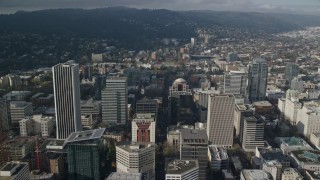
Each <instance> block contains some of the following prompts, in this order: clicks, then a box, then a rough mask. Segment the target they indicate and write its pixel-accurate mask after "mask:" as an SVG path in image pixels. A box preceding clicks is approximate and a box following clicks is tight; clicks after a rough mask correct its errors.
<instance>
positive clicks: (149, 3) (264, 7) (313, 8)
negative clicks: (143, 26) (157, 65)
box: [0, 0, 320, 15]
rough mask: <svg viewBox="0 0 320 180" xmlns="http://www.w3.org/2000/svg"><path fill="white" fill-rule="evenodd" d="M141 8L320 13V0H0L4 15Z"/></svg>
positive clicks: (0, 10) (0, 9) (0, 8)
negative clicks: (121, 7)
mask: <svg viewBox="0 0 320 180" xmlns="http://www.w3.org/2000/svg"><path fill="white" fill-rule="evenodd" d="M117 6H123V7H130V8H137V9H144V8H147V9H168V10H178V11H181V10H212V11H230V12H261V13H289V14H308V15H320V0H308V1H307V2H305V1H301V0H282V1H280V2H279V1H277V0H268V1H266V0H54V1H52V0H0V14H11V13H15V12H17V11H36V10H44V9H68V8H75V9H96V8H106V7H117Z"/></svg>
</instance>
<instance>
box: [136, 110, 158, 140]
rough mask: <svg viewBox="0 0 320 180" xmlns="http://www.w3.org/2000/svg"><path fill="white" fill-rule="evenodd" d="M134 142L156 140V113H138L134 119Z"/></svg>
mask: <svg viewBox="0 0 320 180" xmlns="http://www.w3.org/2000/svg"><path fill="white" fill-rule="evenodd" d="M131 124H132V126H131V127H132V131H131V134H132V142H152V143H155V142H156V115H155V114H154V113H136V114H135V115H134V117H133V119H132V123H131Z"/></svg>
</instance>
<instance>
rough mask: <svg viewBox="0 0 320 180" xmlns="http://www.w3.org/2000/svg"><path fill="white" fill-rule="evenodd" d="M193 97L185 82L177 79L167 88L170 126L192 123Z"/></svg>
mask: <svg viewBox="0 0 320 180" xmlns="http://www.w3.org/2000/svg"><path fill="white" fill-rule="evenodd" d="M193 103H194V101H193V97H192V93H191V89H190V88H189V85H188V84H187V81H186V80H184V79H182V78H178V79H176V80H175V81H174V82H173V84H172V86H170V87H169V107H168V108H169V110H168V111H169V117H170V118H171V124H177V123H187V124H189V123H194V122H193V119H192V117H193V111H192V106H193Z"/></svg>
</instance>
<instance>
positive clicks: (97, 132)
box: [64, 128, 106, 144]
mask: <svg viewBox="0 0 320 180" xmlns="http://www.w3.org/2000/svg"><path fill="white" fill-rule="evenodd" d="M105 130H106V129H105V128H100V129H93V130H87V131H79V132H74V133H72V134H70V135H69V137H68V138H67V139H66V140H65V142H64V143H65V144H67V143H72V142H80V141H86V140H94V139H100V138H101V137H102V135H103V134H104V131H105Z"/></svg>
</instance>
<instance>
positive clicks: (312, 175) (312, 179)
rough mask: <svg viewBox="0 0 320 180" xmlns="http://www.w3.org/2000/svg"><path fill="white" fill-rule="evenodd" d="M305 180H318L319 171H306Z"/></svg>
mask: <svg viewBox="0 0 320 180" xmlns="http://www.w3.org/2000/svg"><path fill="white" fill-rule="evenodd" d="M306 179H307V180H319V179H320V172H319V171H306Z"/></svg>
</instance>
